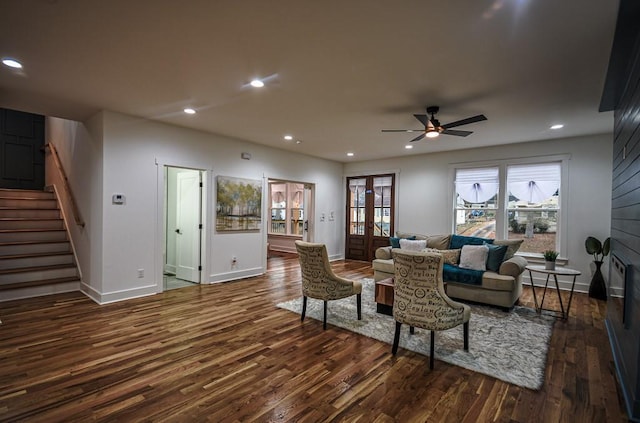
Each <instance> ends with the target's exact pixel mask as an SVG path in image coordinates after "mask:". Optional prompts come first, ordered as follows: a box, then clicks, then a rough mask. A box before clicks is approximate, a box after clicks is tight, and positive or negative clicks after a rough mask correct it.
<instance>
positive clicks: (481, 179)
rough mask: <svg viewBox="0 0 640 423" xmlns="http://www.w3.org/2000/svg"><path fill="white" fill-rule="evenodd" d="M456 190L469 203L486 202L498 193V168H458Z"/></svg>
mask: <svg viewBox="0 0 640 423" xmlns="http://www.w3.org/2000/svg"><path fill="white" fill-rule="evenodd" d="M455 183H456V192H457V194H458V195H459V196H460V197H461V198H462V199H463V200H464V201H467V202H469V203H484V202H485V201H487V200H489V199H491V198H492V197H493V196H495V195H496V194H497V193H498V186H499V181H498V168H497V167H495V168H494V167H487V168H475V169H456V180H455Z"/></svg>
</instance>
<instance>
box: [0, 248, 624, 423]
mask: <svg viewBox="0 0 640 423" xmlns="http://www.w3.org/2000/svg"><path fill="white" fill-rule="evenodd" d="M333 267H334V269H335V271H336V273H338V274H340V275H342V276H346V277H350V278H362V277H371V276H372V271H371V265H370V263H363V262H356V261H346V262H345V261H339V262H336V263H334V264H333ZM299 274H300V272H299V268H298V262H297V259H296V257H295V256H286V255H285V256H281V257H274V258H271V259H269V271H268V272H267V274H265V275H264V276H261V277H256V278H250V279H246V280H241V281H236V282H228V283H223V284H214V285H202V286H195V287H189V288H183V289H177V290H172V291H168V292H165V293H163V294H160V295H155V296H152V297H146V298H140V299H135V300H131V301H125V302H120V303H115V304H109V305H103V306H99V305H97V304H95V303H94V302H93V301H91V300H90V299H88V298H86V297H85V296H83V295H82V294H80V293H69V294H59V295H54V296H47V297H40V298H34V299H27V300H19V301H12V302H5V303H0V319H2V325H0V341H1V343H0V420H1V421H12V422H13V421H29V422H55V421H81V422H86V421H118V422H130V421H181V422H182V421H184V422H199V421H213V422H227V421H228V422H245V421H260V422H263V421H264V422H267V421H298V422H321V421H360V422H441V421H443V422H493V421H497V422H571V423H573V422H623V421H626V416H625V413H624V411H623V407H622V405H621V402H622V401H621V399H620V398H619V394H618V388H617V384H616V380H615V370H614V366H613V361H612V356H611V352H610V348H609V342H608V338H607V335H606V330H605V328H604V316H605V308H606V303H604V302H600V301H596V300H593V299H590V298H588V296H587V295H584V294H577V295H576V296H575V297H574V302H573V304H572V307H571V316H570V318H569V319H568V321H567V322H562V321H557V322H556V324H555V327H554V331H553V337H552V342H551V347H550V351H549V357H548V362H547V371H546V380H545V384H544V387H543V388H542V390H540V391H531V390H528V389H524V388H519V387H517V386H514V385H510V384H508V383H505V382H501V381H498V380H496V379H493V378H491V377H488V376H483V375H481V374H478V373H474V372H471V371H469V370H465V369H462V368H460V367H456V366H453V365H450V364H447V363H445V362H442V361H439V360H437V357H436V365H435V369H434V370H432V371H430V370H429V365H428V357H425V356H422V355H418V354H415V353H412V352H409V351H407V350H403V349H402V348H401V349H400V350H399V352H398V355H397V356H396V357H393V356H392V355H391V346H390V345H387V344H383V343H381V342H379V341H376V340H373V339H370V338H366V337H363V336H360V335H357V334H354V333H351V332H348V331H346V330H342V329H339V328H336V327H335V326H332V325H331V321H330V320H329V325H328V328H327V330H326V331H323V330H322V323H321V322H318V321H315V320H313V319H305V322H304V323H301V322H300V317H299V316H298V315H296V314H293V313H291V312H288V311H285V310H281V309H278V308H276V307H275V304H276V303H278V302H281V301H284V300H288V299H292V298H295V297H297V296H299V295H300V281H299ZM550 298H553V297H550ZM521 302H522V305H525V306H532V304H533V297H532V295H531V290H530V289H529V288H525V292H524V294H523V296H522V298H521ZM550 305H553V304H551V303H550ZM470 347H471V348H473V345H471V346H470Z"/></svg>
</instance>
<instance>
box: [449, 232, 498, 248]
mask: <svg viewBox="0 0 640 423" xmlns="http://www.w3.org/2000/svg"><path fill="white" fill-rule="evenodd" d="M482 244H493V239H490V238H480V237H477V236H464V235H452V236H451V241H450V242H449V249H450V250H457V249H458V248H462V246H463V245H482Z"/></svg>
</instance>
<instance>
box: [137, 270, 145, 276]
mask: <svg viewBox="0 0 640 423" xmlns="http://www.w3.org/2000/svg"><path fill="white" fill-rule="evenodd" d="M138 277H139V278H144V269H138Z"/></svg>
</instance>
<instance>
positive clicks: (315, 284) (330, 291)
mask: <svg viewBox="0 0 640 423" xmlns="http://www.w3.org/2000/svg"><path fill="white" fill-rule="evenodd" d="M295 244H296V250H297V251H298V260H299V261H300V272H301V274H302V313H300V320H301V321H304V316H305V313H306V310H307V298H308V297H311V298H315V299H319V300H322V301H323V302H324V305H323V307H324V313H323V319H322V327H323V329H326V328H327V302H328V301H329V300H339V299H341V298H346V297H349V296H352V295H355V296H356V309H357V313H358V320H361V319H362V283H360V282H357V281H351V280H349V279H344V278H341V277H339V276H336V275H335V274H334V273H333V270H332V269H331V265H330V264H329V256H328V255H327V247H326V246H325V245H324V244H316V243H312V242H304V241H296V243H295Z"/></svg>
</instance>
